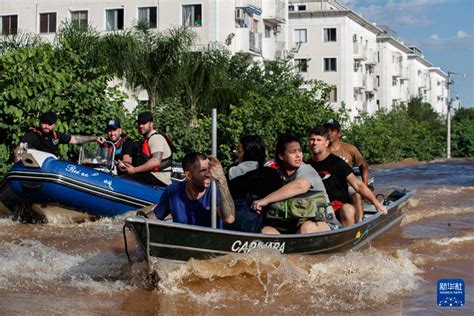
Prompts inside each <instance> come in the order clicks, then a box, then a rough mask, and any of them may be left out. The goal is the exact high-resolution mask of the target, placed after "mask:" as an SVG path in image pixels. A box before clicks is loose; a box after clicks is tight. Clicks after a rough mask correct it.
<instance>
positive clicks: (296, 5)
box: [288, 0, 382, 118]
mask: <svg viewBox="0 0 474 316" xmlns="http://www.w3.org/2000/svg"><path fill="white" fill-rule="evenodd" d="M381 32H382V30H381V29H379V28H377V27H376V26H375V25H373V24H372V23H370V22H369V21H367V20H365V19H363V18H362V17H361V16H360V15H358V14H356V13H355V12H353V11H352V10H350V9H348V8H347V7H345V6H343V5H341V4H339V3H337V2H335V1H331V0H317V1H305V2H304V3H300V2H295V1H290V2H289V12H288V41H289V46H290V47H295V46H296V45H300V49H299V51H298V53H297V54H296V56H295V63H296V65H297V67H298V71H299V72H300V73H301V75H303V76H304V77H305V78H306V79H318V80H323V81H325V82H327V83H329V84H331V85H334V86H335V88H334V90H333V92H332V94H331V100H330V101H331V103H332V104H333V105H334V106H335V107H336V108H337V107H338V106H339V105H340V104H342V103H344V104H345V105H346V108H348V109H349V110H350V116H351V118H357V117H358V116H359V115H360V113H361V112H362V111H364V112H368V113H374V112H375V111H376V110H377V103H376V100H377V98H376V93H377V89H378V88H379V87H378V85H377V82H376V75H375V67H376V65H377V62H378V61H377V35H378V34H379V33H381Z"/></svg>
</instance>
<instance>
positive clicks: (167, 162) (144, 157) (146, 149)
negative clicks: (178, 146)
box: [136, 132, 174, 172]
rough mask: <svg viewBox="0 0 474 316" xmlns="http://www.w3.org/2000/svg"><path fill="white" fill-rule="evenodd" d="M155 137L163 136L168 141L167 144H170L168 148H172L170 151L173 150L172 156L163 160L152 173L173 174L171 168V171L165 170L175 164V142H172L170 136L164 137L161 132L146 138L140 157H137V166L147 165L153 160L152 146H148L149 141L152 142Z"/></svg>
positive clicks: (142, 144) (141, 146) (141, 147)
mask: <svg viewBox="0 0 474 316" xmlns="http://www.w3.org/2000/svg"><path fill="white" fill-rule="evenodd" d="M155 135H162V136H163V137H164V138H165V140H166V143H167V144H168V146H169V147H170V150H171V155H170V156H169V157H166V158H161V162H160V164H159V165H158V166H157V167H155V168H154V169H153V170H152V171H151V172H172V169H171V168H170V170H164V169H166V168H169V167H171V165H172V163H173V150H174V144H173V142H172V141H171V138H170V137H169V135H166V136H165V135H163V134H161V133H159V132H154V133H153V134H151V135H150V136H149V137H146V138H145V139H144V140H143V141H142V142H141V144H140V151H139V153H138V157H137V164H136V165H137V166H139V165H143V164H144V163H146V162H147V161H148V160H150V158H151V152H150V146H149V145H148V141H149V140H150V138H152V137H153V136H155Z"/></svg>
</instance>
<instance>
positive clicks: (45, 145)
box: [28, 127, 59, 156]
mask: <svg viewBox="0 0 474 316" xmlns="http://www.w3.org/2000/svg"><path fill="white" fill-rule="evenodd" d="M28 131H30V132H33V133H35V134H37V135H38V136H39V138H40V140H41V143H42V146H41V148H36V149H37V150H41V151H46V152H49V153H51V154H53V155H56V156H57V155H58V147H57V146H58V145H59V138H58V134H57V133H56V131H53V133H52V134H53V137H52V138H51V142H50V141H49V137H48V136H45V135H44V134H43V133H42V132H41V131H40V130H38V129H36V128H34V127H30V128H28Z"/></svg>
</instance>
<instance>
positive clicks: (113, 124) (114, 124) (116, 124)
mask: <svg viewBox="0 0 474 316" xmlns="http://www.w3.org/2000/svg"><path fill="white" fill-rule="evenodd" d="M117 128H120V121H119V120H118V119H110V120H107V129H117Z"/></svg>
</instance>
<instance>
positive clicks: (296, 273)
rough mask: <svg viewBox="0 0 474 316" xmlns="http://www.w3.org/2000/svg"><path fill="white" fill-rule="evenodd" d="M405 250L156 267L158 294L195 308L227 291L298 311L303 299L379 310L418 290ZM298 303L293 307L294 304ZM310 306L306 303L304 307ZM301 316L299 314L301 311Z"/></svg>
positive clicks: (326, 306) (330, 306)
mask: <svg viewBox="0 0 474 316" xmlns="http://www.w3.org/2000/svg"><path fill="white" fill-rule="evenodd" d="M412 257H413V256H412V254H411V253H410V252H409V251H396V252H393V253H385V252H381V251H378V250H376V249H374V248H370V249H368V250H365V251H362V252H349V253H346V254H343V255H332V256H316V257H308V256H283V255H281V254H279V253H278V252H276V251H261V250H260V251H254V252H252V253H250V254H247V255H245V256H244V255H236V254H232V255H226V256H223V257H218V258H215V259H212V260H204V261H200V260H191V261H189V262H187V263H186V264H181V265H177V264H174V267H172V265H173V264H172V265H171V266H170V265H168V266H164V265H163V263H164V261H163V262H158V266H156V268H159V269H161V272H159V274H160V277H161V281H160V282H159V283H158V284H157V286H158V289H159V292H161V293H163V294H171V295H178V294H179V295H182V294H185V295H186V296H187V297H190V298H193V300H195V301H197V302H198V303H203V304H208V303H211V302H212V303H216V302H222V301H223V302H225V301H226V300H227V299H228V298H229V297H232V296H233V292H232V291H236V292H238V293H245V295H244V296H243V297H244V298H242V295H241V294H240V299H244V300H245V301H246V302H247V304H250V305H256V304H261V303H265V304H273V303H275V302H277V303H278V305H279V306H286V309H285V311H287V312H291V311H297V310H300V309H301V308H302V306H301V305H299V304H301V301H300V300H294V298H295V297H297V296H298V297H301V296H305V297H307V300H306V301H305V304H304V308H308V307H311V308H310V309H308V310H307V311H306V312H313V313H314V311H315V308H317V309H323V310H326V311H350V310H351V309H352V308H353V306H354V302H356V304H357V306H366V307H371V306H379V304H380V303H381V302H386V301H387V300H388V298H389V297H393V296H396V295H406V294H409V293H410V292H411V291H413V290H415V289H416V288H418V286H419V284H420V282H421V277H419V276H418V274H420V273H421V272H422V271H421V270H420V269H419V268H417V266H416V265H415V264H414V263H413V258H412ZM298 302H299V303H298ZM309 302H311V303H310V304H308V303H309ZM303 312H304V311H303Z"/></svg>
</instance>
